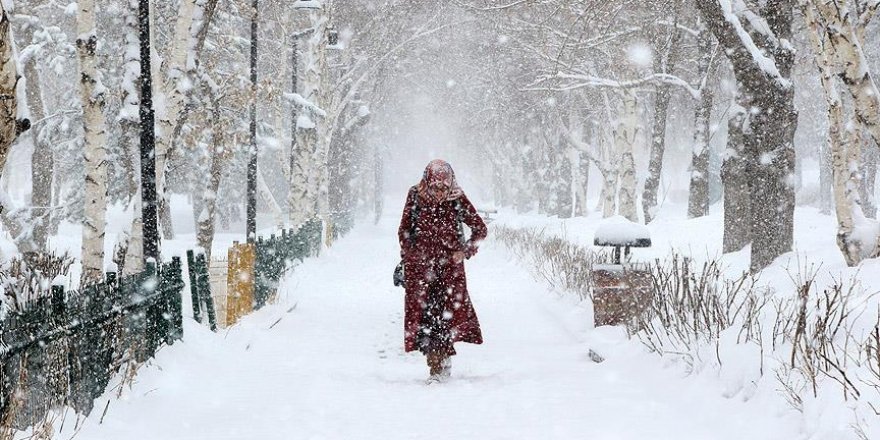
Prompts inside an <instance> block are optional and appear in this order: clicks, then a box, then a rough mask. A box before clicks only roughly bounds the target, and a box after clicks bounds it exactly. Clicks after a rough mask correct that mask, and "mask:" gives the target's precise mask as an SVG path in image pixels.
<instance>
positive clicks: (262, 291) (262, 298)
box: [254, 219, 322, 309]
mask: <svg viewBox="0 0 880 440" xmlns="http://www.w3.org/2000/svg"><path fill="white" fill-rule="evenodd" d="M321 230H322V225H321V221H320V220H318V219H313V220H310V221H309V222H307V223H306V224H305V225H303V226H302V227H301V228H299V230H298V231H297V232H296V233H294V232H291V231H289V230H286V229H283V230H281V234H272V235H271V236H270V237H269V238H265V237H260V238H259V239H257V258H256V262H255V263H254V275H255V280H256V286H255V292H254V309H260V308H262V307H263V306H264V305H266V303H267V302H268V301H269V298H270V297H271V296H272V294H273V293H274V292H275V291H276V290H277V289H278V283H279V281H280V280H281V277H282V276H283V275H284V271H285V270H286V269H287V268H289V267H291V266H292V265H293V263H294V261H295V260H299V261H302V260H304V259H305V258H307V257H309V256H313V255H316V254H317V253H318V250H319V249H320V248H321Z"/></svg>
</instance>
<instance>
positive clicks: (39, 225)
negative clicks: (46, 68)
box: [19, 26, 55, 251]
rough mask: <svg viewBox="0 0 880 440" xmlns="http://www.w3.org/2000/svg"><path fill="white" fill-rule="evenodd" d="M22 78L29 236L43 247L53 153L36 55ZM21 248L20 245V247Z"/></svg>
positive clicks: (38, 247) (48, 222)
mask: <svg viewBox="0 0 880 440" xmlns="http://www.w3.org/2000/svg"><path fill="white" fill-rule="evenodd" d="M31 29H32V27H31V26H28V27H27V31H26V32H25V34H24V35H23V37H24V38H23V40H24V41H25V42H28V43H29V42H30V41H31V39H32V37H33V31H32V30H31ZM24 78H25V81H26V84H27V87H26V88H25V96H26V98H27V104H28V109H29V110H30V115H31V119H32V120H33V121H34V126H33V127H32V131H31V134H32V135H33V140H34V152H33V155H32V156H31V224H32V225H33V226H32V227H33V229H32V231H33V233H32V236H31V240H32V242H33V244H32V246H33V250H36V251H42V250H45V249H46V243H47V242H48V239H49V226H50V225H51V222H52V219H51V218H50V214H51V212H52V211H51V209H50V207H51V205H52V178H53V176H54V175H55V157H54V154H53V152H52V148H51V146H50V145H49V143H48V142H46V139H45V138H44V135H43V129H44V128H45V126H46V122H45V121H44V119H45V118H46V106H45V105H44V103H43V90H42V87H41V83H40V74H39V72H38V71H37V62H36V58H34V57H33V56H31V57H28V58H27V60H25V62H24ZM19 250H22V249H19Z"/></svg>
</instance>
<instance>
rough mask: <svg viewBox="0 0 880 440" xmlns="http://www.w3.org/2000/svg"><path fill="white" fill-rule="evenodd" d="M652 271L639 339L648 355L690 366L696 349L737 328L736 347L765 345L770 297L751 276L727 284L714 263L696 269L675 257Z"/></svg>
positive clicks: (716, 340)
mask: <svg viewBox="0 0 880 440" xmlns="http://www.w3.org/2000/svg"><path fill="white" fill-rule="evenodd" d="M650 269H651V278H652V282H653V287H654V288H653V289H652V296H653V297H652V301H651V307H650V309H649V311H650V312H649V313H648V314H647V315H645V316H644V322H643V323H642V325H641V328H642V330H641V331H640V332H638V333H637V335H638V337H639V339H640V340H641V341H642V342H643V343H644V344H645V345H646V346H648V348H650V349H651V350H653V351H655V352H657V353H659V354H661V355H663V354H677V355H680V356H682V357H683V358H685V359H686V360H687V361H688V364H689V366H690V367H693V364H694V361H695V359H694V358H695V356H698V353H699V349H700V347H702V346H704V345H706V344H717V342H718V338H719V337H720V335H721V333H722V332H723V331H725V330H727V329H729V328H731V327H735V326H737V327H739V332H738V335H737V342H738V343H747V342H757V343H758V344H759V345H762V344H763V341H762V337H761V334H762V332H761V321H760V319H759V317H760V315H761V311H762V310H763V309H764V307H765V306H766V305H767V303H768V296H767V295H766V293H765V292H763V291H762V290H760V289H758V288H756V285H755V284H756V279H755V278H754V277H752V276H751V275H749V274H747V273H743V274H742V275H741V276H739V277H738V278H735V279H733V280H729V279H726V278H725V277H724V273H723V271H722V269H721V266H720V265H719V262H718V261H716V260H711V261H707V262H705V263H703V264H701V265H699V266H698V265H697V264H696V263H694V261H693V260H691V259H689V258H687V257H683V256H681V255H679V254H672V256H671V257H670V260H669V261H667V262H661V261H659V260H657V261H655V262H654V263H653V264H652V265H651V268H650ZM719 363H720V359H719Z"/></svg>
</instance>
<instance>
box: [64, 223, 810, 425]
mask: <svg viewBox="0 0 880 440" xmlns="http://www.w3.org/2000/svg"><path fill="white" fill-rule="evenodd" d="M396 221H397V213H396V212H394V213H389V215H388V216H386V217H385V218H384V219H383V221H382V222H381V223H380V225H378V226H372V225H360V226H358V227H357V228H355V230H354V231H353V232H352V233H351V234H350V235H349V236H347V237H345V238H343V239H342V240H340V241H339V242H338V243H337V244H336V245H335V246H334V247H332V248H331V249H329V250H328V251H327V252H325V253H324V255H322V256H321V257H320V258H317V259H312V260H309V261H307V262H305V263H304V264H302V265H300V266H298V267H297V268H296V269H295V271H294V272H293V273H292V274H291V275H290V276H289V277H288V278H286V280H285V281H284V283H283V285H282V289H281V294H280V299H279V303H278V304H276V305H272V306H269V307H266V308H265V309H263V310H261V311H259V312H257V313H255V314H253V315H251V316H249V317H246V318H245V319H244V320H243V321H242V322H241V323H240V324H239V325H237V326H235V327H233V328H231V329H229V330H228V331H226V332H224V333H220V334H212V333H210V332H208V331H207V330H206V329H205V328H204V327H199V326H197V325H195V323H194V322H193V321H192V320H191V319H188V320H187V324H186V336H185V341H184V342H183V343H180V344H177V345H175V346H172V347H168V348H165V349H163V350H161V352H160V353H159V355H158V357H157V358H156V359H155V360H154V361H153V362H152V364H151V365H149V366H148V367H145V368H144V369H143V370H142V371H141V372H140V374H139V376H138V378H137V383H136V384H135V385H134V386H133V388H131V389H130V390H126V391H125V392H124V393H123V398H122V399H121V400H115V397H109V395H108V397H104V398H102V399H101V400H99V402H98V403H97V404H96V407H97V408H104V406H105V405H106V402H107V400H108V399H109V400H110V404H109V407H108V410H107V414H106V415H105V416H104V417H103V423H100V424H99V421H100V420H101V414H100V411H97V410H96V411H95V413H94V414H92V415H91V416H90V417H89V419H88V420H87V421H86V422H85V424H84V426H83V427H82V430H81V431H80V433H79V434H78V435H77V438H78V439H86V440H91V439H98V440H101V439H108V440H109V439H113V440H115V439H119V438H126V439H159V438H161V439H167V440H171V439H244V438H259V439H373V438H376V439H407V438H419V439H435V438H436V439H444V440H445V439H450V438H459V439H512V438H516V439H584V438H589V439H620V440H623V439H633V440H635V439H639V440H641V439H676V440H681V439H701V440H702V439H743V438H748V439H750V440H758V439H797V438H803V436H802V435H801V432H800V428H799V420H800V417H799V414H797V413H794V412H793V411H791V410H789V409H788V408H787V407H785V406H781V405H778V402H777V401H775V400H772V399H771V400H765V399H764V398H763V397H762V396H765V395H766V394H760V395H757V396H755V397H754V398H752V399H749V400H748V401H747V402H744V399H743V398H739V397H736V395H735V394H734V397H736V398H724V397H723V394H724V389H723V384H722V383H720V382H719V381H717V380H711V379H707V378H705V377H699V378H694V377H685V376H684V375H683V373H682V372H681V369H680V368H676V367H673V366H670V365H669V363H668V361H665V360H664V359H662V358H659V357H657V356H656V355H652V354H649V353H647V352H646V351H645V349H644V348H643V347H642V346H641V345H640V344H638V343H637V342H634V341H628V340H626V339H625V337H624V335H623V334H621V333H620V332H619V331H616V330H615V329H611V328H601V329H593V328H592V324H591V316H590V315H589V313H588V311H587V310H588V309H587V308H586V307H582V306H581V305H578V304H576V303H575V302H574V300H573V299H572V297H571V296H570V295H562V294H559V293H557V292H552V291H550V290H549V288H548V287H547V286H546V285H544V284H542V283H539V282H536V281H534V280H533V279H532V278H531V277H530V276H529V275H528V271H527V270H525V269H524V267H523V266H520V265H519V264H518V263H517V262H516V261H515V260H514V259H512V257H511V256H510V255H509V254H508V252H507V251H506V250H505V249H503V248H501V247H500V245H497V244H494V243H492V242H491V241H490V242H487V244H485V245H484V246H483V249H482V250H481V253H480V254H479V255H477V256H476V257H475V258H474V259H472V260H470V261H469V262H468V271H469V286H470V290H471V294H472V297H473V300H474V303H475V306H476V310H477V313H478V315H479V317H480V319H481V323H482V326H483V332H484V337H485V340H486V342H485V344H483V345H481V346H472V345H467V344H459V348H460V349H459V355H458V356H456V358H455V359H454V361H453V376H452V379H451V381H450V382H448V383H445V384H441V385H431V386H427V385H425V384H424V379H425V378H426V375H427V367H426V366H425V364H424V360H423V357H422V356H421V355H419V354H414V353H410V354H405V353H403V351H402V340H403V335H402V333H403V330H402V327H403V325H402V307H403V291H402V290H401V289H398V288H394V287H393V286H392V284H391V272H392V269H393V267H394V265H395V264H396V263H397V258H398V255H397V252H398V251H397V246H396V244H397V243H396V235H395V232H396V231H395V227H396ZM590 348H595V349H596V350H598V351H600V352H601V353H602V354H603V355H604V356H606V358H607V360H606V361H605V362H603V363H599V364H597V363H594V362H592V361H590V359H589V356H588V351H589V349H590ZM67 426H68V428H66V429H68V430H69V429H71V428H70V427H71V426H72V424H68V425H67Z"/></svg>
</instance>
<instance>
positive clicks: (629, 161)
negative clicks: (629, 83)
mask: <svg viewBox="0 0 880 440" xmlns="http://www.w3.org/2000/svg"><path fill="white" fill-rule="evenodd" d="M623 114H624V118H623V125H622V126H621V127H619V128H618V132H617V139H616V142H615V143H616V144H617V147H618V148H619V150H618V153H619V154H620V215H622V216H624V217H626V218H627V219H629V220H630V221H632V222H636V223H638V222H639V213H638V209H637V208H636V202H637V201H636V198H637V196H636V165H635V159H634V158H633V152H634V151H635V144H636V138H637V136H638V123H639V119H638V104H637V101H636V96H635V93H633V92H629V91H627V92H625V93H624V97H623Z"/></svg>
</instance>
